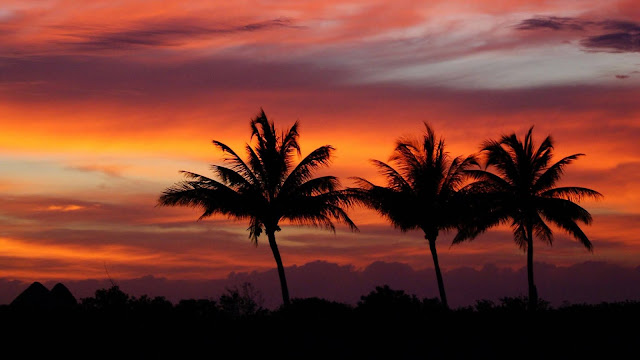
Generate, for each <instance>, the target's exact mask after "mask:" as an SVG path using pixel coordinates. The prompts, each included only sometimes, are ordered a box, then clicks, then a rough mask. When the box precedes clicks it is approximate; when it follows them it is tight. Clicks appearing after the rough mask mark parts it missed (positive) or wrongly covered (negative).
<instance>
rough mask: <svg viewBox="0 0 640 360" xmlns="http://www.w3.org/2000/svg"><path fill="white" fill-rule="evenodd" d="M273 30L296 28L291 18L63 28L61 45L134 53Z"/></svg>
mask: <svg viewBox="0 0 640 360" xmlns="http://www.w3.org/2000/svg"><path fill="white" fill-rule="evenodd" d="M274 28H291V29H294V28H297V27H296V26H294V24H293V20H292V19H289V18H277V19H271V20H267V21H261V22H254V23H248V24H241V25H218V26H212V24H211V21H209V20H205V19H201V18H177V19H176V18H173V19H166V20H147V21H144V22H140V23H138V24H133V25H129V26H122V27H120V28H117V29H114V30H108V29H107V30H105V29H103V28H99V27H91V26H78V25H60V26H55V27H54V29H56V30H61V31H62V34H61V35H63V36H66V37H68V38H70V39H71V40H68V41H64V40H63V41H59V42H58V43H60V44H63V45H69V46H71V47H74V48H77V49H81V50H114V49H135V48H140V47H173V46H180V45H183V44H185V43H186V42H189V41H194V40H200V39H206V38H211V37H214V36H220V35H231V34H238V33H247V32H257V31H265V30H269V29H274Z"/></svg>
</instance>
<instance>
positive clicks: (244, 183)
mask: <svg viewBox="0 0 640 360" xmlns="http://www.w3.org/2000/svg"><path fill="white" fill-rule="evenodd" d="M211 170H212V171H213V172H214V173H215V174H216V175H217V176H218V177H219V178H220V180H222V182H223V183H224V184H226V185H227V186H229V187H231V188H233V189H236V190H244V191H246V190H248V189H250V188H252V187H253V184H252V182H251V181H250V180H248V179H247V178H245V177H244V176H242V174H240V173H238V172H236V171H234V170H233V169H230V168H227V167H224V166H220V165H211Z"/></svg>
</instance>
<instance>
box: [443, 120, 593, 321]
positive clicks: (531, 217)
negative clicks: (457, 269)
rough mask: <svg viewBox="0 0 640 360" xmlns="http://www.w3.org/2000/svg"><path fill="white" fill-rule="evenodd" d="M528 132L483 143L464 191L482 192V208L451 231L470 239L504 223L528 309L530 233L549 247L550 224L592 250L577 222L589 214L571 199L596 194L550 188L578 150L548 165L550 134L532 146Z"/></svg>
mask: <svg viewBox="0 0 640 360" xmlns="http://www.w3.org/2000/svg"><path fill="white" fill-rule="evenodd" d="M532 132H533V127H531V128H530V129H529V131H528V132H527V134H526V135H525V137H524V140H520V139H519V138H518V137H517V136H516V134H515V133H512V134H510V135H505V136H502V137H501V138H500V139H499V140H487V141H485V142H484V143H483V146H482V152H483V153H484V155H485V158H486V165H485V169H484V170H482V169H480V170H468V171H467V173H468V174H469V175H470V176H472V177H473V178H475V179H476V180H477V181H475V182H473V183H471V184H470V185H468V186H467V188H466V190H467V191H469V192H471V193H476V194H478V195H479V196H484V200H485V201H484V207H483V208H479V209H478V211H477V213H478V214H479V215H477V216H476V218H475V219H474V220H473V221H471V222H469V224H468V225H469V226H467V227H466V228H465V231H461V232H459V233H458V234H457V235H456V237H455V238H454V243H460V242H462V241H467V240H471V239H474V238H475V237H476V236H477V235H479V234H480V233H482V232H484V231H485V230H486V229H488V228H490V227H492V226H495V225H498V224H509V223H510V225H511V228H512V230H513V235H514V240H515V242H516V244H517V245H518V246H519V247H520V248H521V249H523V250H524V251H526V252H527V279H528V284H529V296H528V299H527V301H528V307H529V309H530V310H532V311H533V310H536V308H537V307H538V291H537V289H536V286H535V283H534V280H533V238H534V235H535V236H536V237H538V238H539V239H540V240H542V241H544V242H546V243H547V244H549V245H551V244H552V243H553V232H552V230H551V228H550V227H549V226H548V225H547V223H552V224H555V225H556V226H558V227H559V228H560V229H562V230H564V231H565V232H567V233H568V234H569V235H571V236H572V237H574V238H575V239H577V240H578V242H580V243H581V244H582V245H583V246H584V247H585V248H587V250H589V251H592V248H593V245H592V244H591V241H589V239H588V238H587V236H586V235H585V234H584V232H583V231H582V230H581V229H580V226H579V223H584V224H590V223H591V221H592V217H591V214H589V212H588V211H587V210H585V209H583V208H582V207H580V206H579V205H577V204H576V202H578V201H579V200H581V199H583V198H600V197H601V196H602V195H601V194H600V193H598V192H597V191H594V190H591V189H587V188H583V187H574V186H571V187H556V184H557V183H558V181H559V180H560V178H561V177H562V175H563V173H564V170H565V168H566V166H567V165H569V164H571V163H572V162H573V161H574V160H576V159H578V158H579V157H580V156H583V155H584V154H574V155H570V156H567V157H565V158H563V159H561V160H560V161H558V162H556V163H553V164H552V163H551V159H552V156H553V149H554V145H553V140H552V138H551V136H547V137H546V138H545V139H544V140H543V141H542V143H541V144H540V146H539V147H537V148H536V146H535V144H534V142H533V137H532ZM479 203H482V202H479Z"/></svg>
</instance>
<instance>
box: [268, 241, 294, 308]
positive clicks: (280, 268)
mask: <svg viewBox="0 0 640 360" xmlns="http://www.w3.org/2000/svg"><path fill="white" fill-rule="evenodd" d="M266 233H267V237H268V238H269V245H270V246H271V251H272V252H273V257H274V258H275V260H276V265H277V266H278V276H279V277H280V288H281V289H282V302H283V304H284V306H288V305H289V304H290V303H291V301H290V300H289V288H288V287H287V278H286V277H285V276H284V266H282V259H281V258H280V251H278V244H276V235H275V232H274V231H269V230H267V231H266Z"/></svg>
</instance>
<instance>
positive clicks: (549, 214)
mask: <svg viewBox="0 0 640 360" xmlns="http://www.w3.org/2000/svg"><path fill="white" fill-rule="evenodd" d="M536 200H537V204H536V207H537V208H538V210H539V211H540V212H541V213H542V215H543V216H544V217H545V218H547V219H549V220H551V221H553V219H554V218H559V219H560V218H562V219H565V218H566V219H570V220H571V221H580V222H583V223H584V224H586V225H589V224H591V222H592V221H593V218H592V216H591V214H590V213H589V212H588V211H587V210H586V209H584V208H583V207H581V206H580V205H578V204H576V203H574V202H572V201H571V200H567V199H561V198H538V199H536Z"/></svg>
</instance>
